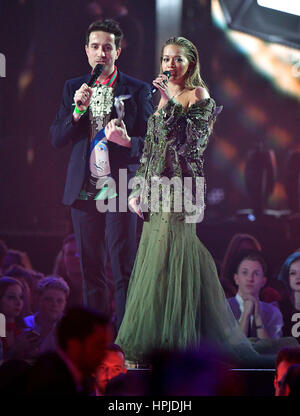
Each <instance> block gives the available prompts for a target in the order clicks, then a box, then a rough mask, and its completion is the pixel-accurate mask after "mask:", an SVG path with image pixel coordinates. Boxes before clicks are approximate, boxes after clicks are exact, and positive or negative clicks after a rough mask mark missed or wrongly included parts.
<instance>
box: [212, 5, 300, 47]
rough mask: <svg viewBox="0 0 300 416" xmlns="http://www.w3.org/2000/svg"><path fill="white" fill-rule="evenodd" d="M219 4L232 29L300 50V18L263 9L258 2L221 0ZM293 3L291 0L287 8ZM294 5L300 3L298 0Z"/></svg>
mask: <svg viewBox="0 0 300 416" xmlns="http://www.w3.org/2000/svg"><path fill="white" fill-rule="evenodd" d="M219 3H220V6H221V8H222V11H223V14H224V17H225V19H226V22H227V25H228V26H229V27H230V28H231V29H234V30H238V31H240V32H245V33H248V34H250V35H253V36H257V37H259V38H261V39H263V40H266V41H268V42H273V43H279V44H283V45H286V46H289V47H292V48H296V49H300V16H298V15H296V14H291V13H284V12H283V11H278V10H273V9H271V8H269V7H262V6H260V5H259V4H258V3H257V1H256V0H219ZM265 3H267V2H265ZM269 3H270V2H269ZM276 3H278V2H273V4H274V5H276ZM282 3H283V1H281V4H282ZM289 3H291V2H289V1H287V2H286V6H287V5H288V4H289ZM293 3H294V4H295V3H299V2H298V1H295V0H294V1H293ZM298 9H299V7H298ZM285 10H287V8H285ZM294 10H295V9H294Z"/></svg>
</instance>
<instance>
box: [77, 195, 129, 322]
mask: <svg viewBox="0 0 300 416" xmlns="http://www.w3.org/2000/svg"><path fill="white" fill-rule="evenodd" d="M71 215H72V221H73V228H74V233H75V236H76V241H77V246H78V252H79V256H80V264H81V271H82V277H83V301H84V304H85V305H86V306H88V307H90V308H94V309H97V310H98V311H99V312H102V313H110V305H109V290H108V289H109V286H108V281H107V278H106V273H105V265H106V258H107V251H108V254H109V256H110V261H111V267H112V273H113V278H114V287H115V290H114V293H115V304H116V330H118V328H119V326H120V324H121V322H122V319H123V315H124V311H125V303H126V294H127V289H128V284H129V278H130V274H131V271H132V268H133V264H134V259H135V255H136V224H137V216H136V214H134V213H132V212H130V211H128V212H109V211H107V212H105V213H100V212H99V211H98V210H97V207H96V202H95V201H76V202H75V204H73V206H72V208H71Z"/></svg>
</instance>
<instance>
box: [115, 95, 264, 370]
mask: <svg viewBox="0 0 300 416" xmlns="http://www.w3.org/2000/svg"><path fill="white" fill-rule="evenodd" d="M217 114H218V107H216V104H215V101H214V100H213V99H212V98H208V99H204V100H201V101H200V102H198V103H196V104H194V105H193V106H191V107H189V108H188V109H187V110H185V109H184V108H183V107H182V106H181V104H179V103H177V102H176V101H174V100H170V101H169V102H168V103H167V104H166V105H165V106H164V107H163V108H162V109H161V110H160V111H159V112H158V115H152V116H151V117H150V118H149V121H148V129H147V135H146V138H145V146H144V151H143V156H142V159H141V164H140V166H139V169H138V171H137V174H136V176H137V177H138V178H143V179H144V180H145V181H144V183H145V184H146V185H145V186H144V187H143V190H141V187H136V188H134V189H133V192H132V193H131V196H136V195H140V198H141V205H142V206H143V209H145V208H148V210H149V211H150V215H149V220H148V221H145V222H144V225H143V231H142V235H141V239H140V243H139V248H138V252H137V256H136V260H135V264H134V268H133V271H132V275H131V278H130V283H129V288H128V295H127V302H126V309H125V315H124V318H123V321H122V324H121V326H120V329H119V332H118V335H117V338H116V340H115V342H116V344H118V345H120V347H121V348H122V349H123V350H124V352H125V357H126V359H127V360H130V361H135V362H140V363H147V362H148V358H149V354H151V352H152V351H153V350H172V351H174V350H193V349H197V347H198V346H199V344H200V343H201V342H202V341H206V342H211V343H213V344H214V345H216V346H217V347H219V348H220V349H221V350H222V352H224V353H225V354H227V353H228V354H229V355H228V356H230V357H231V358H232V360H233V362H236V363H237V365H239V364H238V362H246V361H247V365H248V366H249V365H251V363H252V364H253V365H256V364H257V360H258V361H259V357H258V354H257V353H256V352H255V351H254V350H253V349H252V347H251V344H250V343H249V341H248V339H247V338H246V337H245V336H244V334H243V333H242V331H241V330H240V327H239V325H238V323H237V321H236V319H235V317H234V316H233V314H232V312H231V309H230V306H229V304H228V302H227V300H226V297H225V295H224V292H223V289H222V287H221V284H220V282H219V278H218V274H217V270H216V267H215V263H214V260H213V258H212V256H211V255H210V253H209V252H208V250H207V249H206V248H205V247H204V245H203V244H202V243H201V241H200V240H199V239H198V237H197V235H196V224H195V222H193V221H192V222H189V221H188V220H187V219H188V218H189V216H190V215H191V213H190V212H186V211H185V210H184V209H183V210H182V211H183V212H173V211H174V200H176V198H178V197H179V195H178V193H177V194H176V192H175V191H174V192H172V193H171V201H172V203H173V205H172V204H171V206H172V207H173V209H171V212H164V210H163V209H162V201H161V199H162V198H160V200H159V201H153V198H152V199H151V196H152V195H151V186H150V183H151V182H150V181H151V178H153V177H159V178H161V177H167V178H173V177H177V178H184V177H191V178H193V181H195V180H196V178H197V177H200V178H202V179H203V159H202V158H203V152H204V150H205V148H206V146H207V143H208V138H209V135H210V133H211V126H212V122H213V121H214V119H215V118H216V115H217ZM204 188H205V187H202V188H201V193H202V198H200V203H199V201H198V202H197V203H196V192H195V190H193V192H192V195H191V196H190V199H191V200H192V201H193V203H194V206H198V208H199V207H200V208H199V210H200V211H201V210H203V209H204V203H203V201H204ZM151 202H152V203H153V202H154V205H151ZM157 202H158V207H159V208H158V209H157V205H155V203H157ZM153 206H154V207H155V206H156V211H157V212H153ZM216 238H218V236H216ZM249 362H250V364H249ZM259 365H260V366H262V364H261V363H259ZM263 366H264V365H263ZM267 366H269V365H267ZM271 366H272V365H271Z"/></svg>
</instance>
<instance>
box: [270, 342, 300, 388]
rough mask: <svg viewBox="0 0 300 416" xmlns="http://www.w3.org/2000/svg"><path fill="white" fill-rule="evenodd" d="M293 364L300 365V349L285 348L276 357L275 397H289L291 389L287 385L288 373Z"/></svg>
mask: <svg viewBox="0 0 300 416" xmlns="http://www.w3.org/2000/svg"><path fill="white" fill-rule="evenodd" d="M292 364H300V347H298V346H297V347H284V348H282V349H281V350H280V351H279V352H278V354H277V357H276V363H275V377H274V388H275V396H288V394H289V392H290V387H289V385H288V384H287V383H285V379H286V375H287V371H288V369H289V367H290V366H291V365H292Z"/></svg>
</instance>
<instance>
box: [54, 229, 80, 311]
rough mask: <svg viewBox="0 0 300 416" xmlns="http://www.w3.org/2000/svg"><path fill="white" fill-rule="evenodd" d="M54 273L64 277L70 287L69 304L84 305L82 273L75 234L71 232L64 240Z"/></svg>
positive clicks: (70, 305) (71, 305)
mask: <svg viewBox="0 0 300 416" xmlns="http://www.w3.org/2000/svg"><path fill="white" fill-rule="evenodd" d="M53 273H54V274H55V275H58V276H61V277H63V278H64V279H65V281H66V282H67V283H68V285H69V287H70V297H69V299H68V306H69V307H73V306H79V305H82V303H83V300H82V275H81V270H80V262H79V256H78V249H77V243H76V240H75V235H74V234H69V235H68V236H67V237H66V238H65V240H64V241H63V245H62V249H61V251H60V252H59V253H58V255H57V257H56V261H55V265H54V270H53Z"/></svg>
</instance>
